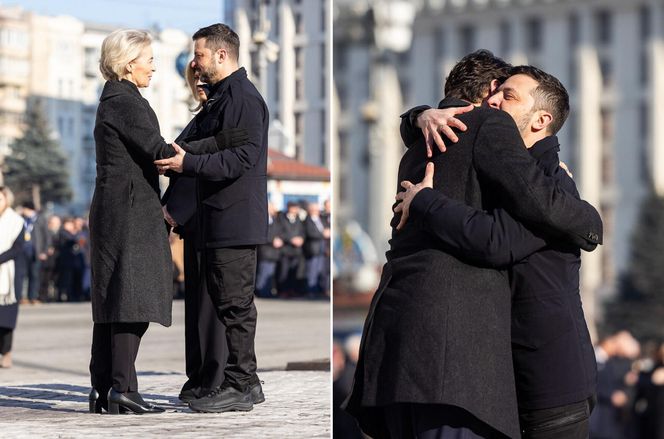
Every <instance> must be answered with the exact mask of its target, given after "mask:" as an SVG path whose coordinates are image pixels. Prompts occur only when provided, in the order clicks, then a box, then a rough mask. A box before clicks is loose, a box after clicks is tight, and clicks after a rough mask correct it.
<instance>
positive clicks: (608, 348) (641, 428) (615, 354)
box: [590, 331, 664, 439]
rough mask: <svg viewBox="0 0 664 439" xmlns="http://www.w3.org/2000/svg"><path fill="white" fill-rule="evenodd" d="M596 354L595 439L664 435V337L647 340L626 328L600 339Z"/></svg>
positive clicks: (655, 438)
mask: <svg viewBox="0 0 664 439" xmlns="http://www.w3.org/2000/svg"><path fill="white" fill-rule="evenodd" d="M595 357H596V359H597V405H596V406H595V408H594V410H593V413H592V416H591V418H590V437H591V439H642V438H643V439H664V342H659V343H658V342H653V341H650V342H646V343H644V344H643V345H641V344H640V343H639V342H638V341H637V340H636V339H635V338H634V337H633V336H632V334H630V333H629V332H628V331H620V332H617V333H615V334H612V335H610V336H607V337H605V338H603V339H602V340H600V342H599V343H598V345H597V347H596V349H595Z"/></svg>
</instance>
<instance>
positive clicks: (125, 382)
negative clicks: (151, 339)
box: [111, 322, 148, 393]
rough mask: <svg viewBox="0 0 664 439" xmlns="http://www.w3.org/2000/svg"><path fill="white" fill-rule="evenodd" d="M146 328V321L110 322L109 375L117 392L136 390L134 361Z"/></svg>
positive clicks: (136, 381) (136, 379) (136, 380)
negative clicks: (110, 352)
mask: <svg viewBox="0 0 664 439" xmlns="http://www.w3.org/2000/svg"><path fill="white" fill-rule="evenodd" d="M147 329H148V323H147V322H145V323H143V322H141V323H112V324H111V351H112V354H111V356H112V358H111V375H112V379H113V388H114V389H115V390H116V391H118V392H121V393H126V392H136V391H138V378H137V377H136V368H135V366H134V363H135V362H136V357H137V356H138V347H139V346H140V344H141V337H143V334H145V331H147Z"/></svg>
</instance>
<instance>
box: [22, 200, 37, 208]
mask: <svg viewBox="0 0 664 439" xmlns="http://www.w3.org/2000/svg"><path fill="white" fill-rule="evenodd" d="M21 207H23V208H25V209H30V210H35V203H33V202H32V201H25V202H24V203H23V204H21Z"/></svg>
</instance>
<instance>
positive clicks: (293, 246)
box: [277, 201, 305, 296]
mask: <svg viewBox="0 0 664 439" xmlns="http://www.w3.org/2000/svg"><path fill="white" fill-rule="evenodd" d="M299 215H300V206H299V205H298V204H297V203H296V202H294V201H289V202H288V203H287V204H286V212H283V213H282V214H281V216H280V217H279V228H280V229H281V239H282V240H283V242H284V246H283V247H282V248H281V258H280V260H279V277H278V279H277V289H278V290H279V295H284V296H291V295H295V294H298V293H299V292H300V286H299V283H300V282H299V281H300V279H301V278H302V277H303V271H304V263H303V262H304V261H303V252H302V246H303V245H304V236H305V231H304V224H302V221H301V220H300V216H299Z"/></svg>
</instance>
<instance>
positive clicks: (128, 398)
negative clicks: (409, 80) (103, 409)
mask: <svg viewBox="0 0 664 439" xmlns="http://www.w3.org/2000/svg"><path fill="white" fill-rule="evenodd" d="M122 408H124V409H127V410H130V411H132V412H134V413H136V414H137V415H142V414H147V413H163V412H164V409H163V408H161V407H158V406H156V405H154V404H150V403H149V402H146V401H144V400H143V398H142V397H141V394H140V393H138V392H129V393H127V394H123V393H120V392H118V391H117V390H115V389H113V388H111V389H110V390H109V391H108V412H109V413H110V414H112V415H118V414H120V410H121V409H122Z"/></svg>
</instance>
